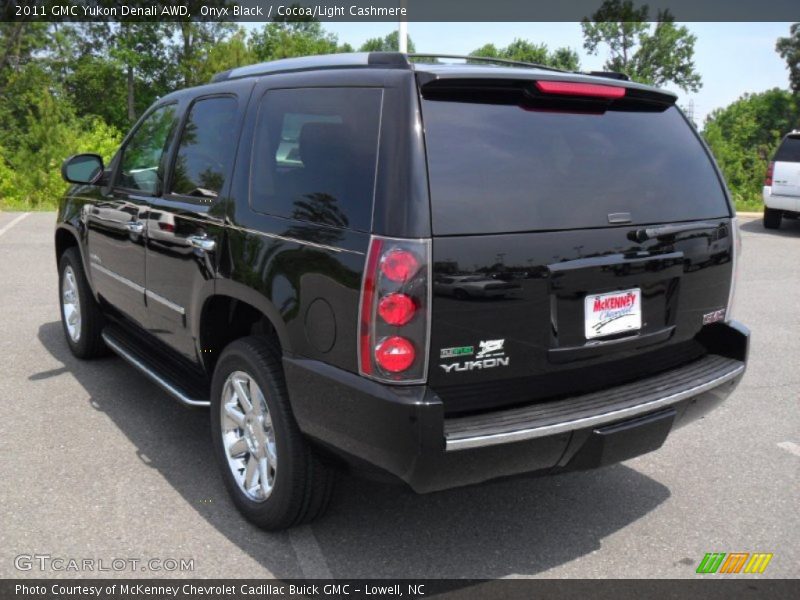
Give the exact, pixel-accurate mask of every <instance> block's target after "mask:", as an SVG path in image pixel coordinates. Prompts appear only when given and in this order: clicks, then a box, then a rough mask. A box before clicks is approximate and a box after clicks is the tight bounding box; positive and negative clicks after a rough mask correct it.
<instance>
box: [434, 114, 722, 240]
mask: <svg viewBox="0 0 800 600" xmlns="http://www.w3.org/2000/svg"><path fill="white" fill-rule="evenodd" d="M423 116H424V120H425V136H426V142H427V150H428V168H429V173H430V189H431V203H432V215H433V227H434V232H435V233H436V234H439V235H447V234H462V233H500V232H513V231H535V230H552V229H575V228H588V227H605V226H608V224H609V223H608V221H609V218H608V215H609V214H610V213H630V214H631V218H632V221H633V223H636V224H645V223H661V222H671V221H687V220H693V219H703V218H711V217H722V216H728V206H727V202H726V200H725V196H724V192H723V190H722V187H721V185H720V182H719V180H718V178H717V176H716V172H715V170H714V168H713V167H712V163H711V162H710V160H709V158H708V156H707V155H706V153H705V151H704V149H703V147H702V146H701V144H700V142H699V141H698V140H697V139H696V137H695V135H694V133H693V131H692V130H691V128H690V126H689V125H688V124H687V123H686V122H685V121H684V119H683V118H682V117H681V115H680V114H679V112H678V110H677V109H676V108H674V107H671V108H669V109H667V110H665V111H663V112H641V111H640V112H629V111H611V110H609V111H606V112H595V113H592V114H589V113H580V112H566V111H562V112H557V111H543V110H540V111H537V110H525V109H523V108H521V107H519V106H516V105H508V104H479V103H467V102H452V101H438V100H424V101H423Z"/></svg>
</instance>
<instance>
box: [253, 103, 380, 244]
mask: <svg viewBox="0 0 800 600" xmlns="http://www.w3.org/2000/svg"><path fill="white" fill-rule="evenodd" d="M381 97H382V91H381V90H380V89H376V88H315V89H311V88H308V89H290V90H289V89H287V90H271V91H269V92H267V93H266V94H265V95H264V97H263V98H262V100H261V104H260V106H259V111H258V120H257V124H256V131H255V137H254V142H253V154H252V156H253V158H252V163H251V168H250V203H251V206H252V208H253V210H255V211H257V212H262V213H266V214H270V215H275V216H279V217H286V218H291V219H297V220H300V221H310V222H313V223H318V224H322V225H329V226H333V227H340V228H349V229H357V230H361V231H368V230H369V228H370V222H371V219H372V199H373V195H374V188H375V166H376V163H377V154H378V137H379V125H380V112H381Z"/></svg>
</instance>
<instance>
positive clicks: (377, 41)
mask: <svg viewBox="0 0 800 600" xmlns="http://www.w3.org/2000/svg"><path fill="white" fill-rule="evenodd" d="M358 51H359V52H399V51H400V34H399V33H398V32H397V31H396V30H395V31H392V32H391V33H390V34H388V35H386V36H385V37H382V38H379V37H376V38H370V39H368V40H367V41H366V42H364V43H363V44H361V47H360V48H359V49H358ZM416 51H417V47H416V46H415V45H414V40H412V39H411V37H409V38H408V52H409V53H410V54H413V53H414V52H416Z"/></svg>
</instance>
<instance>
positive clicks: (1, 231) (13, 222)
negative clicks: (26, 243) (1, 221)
mask: <svg viewBox="0 0 800 600" xmlns="http://www.w3.org/2000/svg"><path fill="white" fill-rule="evenodd" d="M29 214H31V213H22V214H21V215H19V216H18V217H17V218H16V219H14V220H13V221H11V223H9V224H8V225H6V226H5V227H3V228H2V229H0V235H3V234H4V233H5V232H6V231H8V230H9V229H11V228H12V227H13V226H14V225H16V224H17V223H19V222H20V221H22V219H24V218H25V217H27V216H28V215H29Z"/></svg>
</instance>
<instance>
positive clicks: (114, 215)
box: [84, 104, 177, 323]
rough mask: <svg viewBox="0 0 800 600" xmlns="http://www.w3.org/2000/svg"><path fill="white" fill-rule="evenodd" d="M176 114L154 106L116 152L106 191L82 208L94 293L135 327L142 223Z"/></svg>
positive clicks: (142, 309)
mask: <svg viewBox="0 0 800 600" xmlns="http://www.w3.org/2000/svg"><path fill="white" fill-rule="evenodd" d="M176 109H177V107H176V105H175V104H166V105H162V106H158V107H156V108H154V109H153V110H152V111H150V113H149V114H147V115H146V116H145V117H144V118H143V119H142V120H141V121H140V123H139V124H138V126H137V127H136V129H135V130H134V131H133V133H131V135H129V136H128V139H127V140H126V142H125V144H124V146H123V147H122V150H121V151H120V155H119V156H118V160H117V161H116V168H115V169H114V174H113V175H112V182H111V186H110V188H109V190H108V191H107V192H106V193H104V194H103V197H102V199H101V200H100V201H99V202H97V203H95V204H93V205H87V206H86V207H85V208H84V211H85V213H84V218H85V221H86V224H87V229H88V247H89V264H90V268H91V273H92V281H93V282H94V285H95V289H96V290H97V292H98V294H99V295H100V296H101V297H102V298H103V299H104V300H105V301H107V302H108V303H109V304H111V305H112V306H113V307H114V308H116V309H117V310H119V311H121V312H122V313H123V314H125V315H126V316H128V317H129V318H131V319H133V320H134V321H137V322H139V323H143V322H144V320H145V317H146V305H145V236H146V231H145V220H144V217H145V216H146V214H147V211H148V203H149V202H150V199H151V198H152V197H154V196H157V195H158V194H159V193H160V187H161V182H162V180H163V174H164V172H165V165H164V158H165V156H166V153H165V150H166V148H167V147H168V146H169V143H170V133H171V132H173V131H174V128H175V124H176V115H177V110H176Z"/></svg>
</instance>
